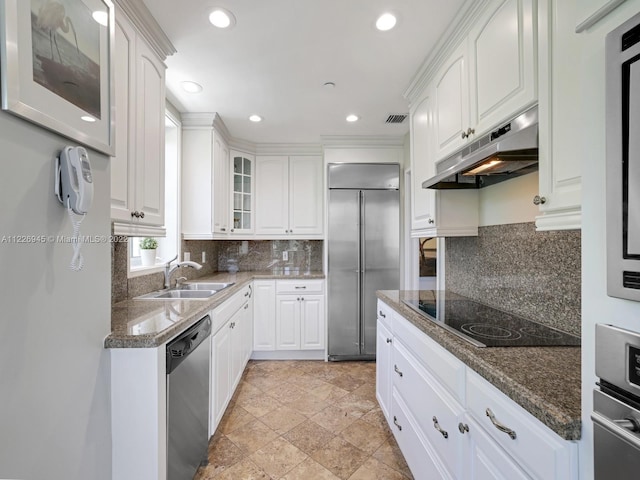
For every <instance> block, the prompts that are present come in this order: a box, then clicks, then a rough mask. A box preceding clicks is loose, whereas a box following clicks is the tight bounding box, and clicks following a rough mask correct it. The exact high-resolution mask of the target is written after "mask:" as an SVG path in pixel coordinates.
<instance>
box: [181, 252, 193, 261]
mask: <svg viewBox="0 0 640 480" xmlns="http://www.w3.org/2000/svg"><path fill="white" fill-rule="evenodd" d="M182 260H184V261H185V262H188V261H189V260H191V252H184V253H183V254H182Z"/></svg>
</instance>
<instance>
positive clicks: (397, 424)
mask: <svg viewBox="0 0 640 480" xmlns="http://www.w3.org/2000/svg"><path fill="white" fill-rule="evenodd" d="M393 424H394V425H395V426H396V427H398V430H400V431H402V425H400V424H399V423H398V418H397V417H396V416H395V415H394V416H393Z"/></svg>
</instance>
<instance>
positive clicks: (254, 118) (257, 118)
mask: <svg viewBox="0 0 640 480" xmlns="http://www.w3.org/2000/svg"><path fill="white" fill-rule="evenodd" d="M249 120H251V121H252V122H261V121H262V117H261V116H260V115H255V114H254V115H251V116H249Z"/></svg>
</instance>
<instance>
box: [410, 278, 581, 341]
mask: <svg viewBox="0 0 640 480" xmlns="http://www.w3.org/2000/svg"><path fill="white" fill-rule="evenodd" d="M402 301H403V302H404V303H405V304H407V305H408V306H410V307H411V308H413V309H414V310H416V311H417V312H419V313H421V314H422V315H424V316H425V317H427V318H428V319H430V320H431V321H433V322H435V323H437V324H438V325H441V326H442V327H444V328H446V329H447V330H449V331H450V332H452V333H454V334H456V335H458V336H460V337H462V338H464V339H465V340H467V341H469V342H471V343H473V344H474V345H476V346H478V347H540V346H579V345H580V337H577V336H575V335H570V334H568V333H565V332H562V331H560V330H556V329H555V328H551V327H547V326H546V325H542V324H540V323H536V322H533V321H530V320H527V319H525V318H522V317H519V316H517V315H513V314H510V313H506V312H503V311H501V310H498V309H495V308H492V307H489V306H487V305H484V304H482V303H479V302H476V301H474V300H471V299H468V298H465V297H462V296H460V295H453V296H451V295H450V296H446V295H445V293H444V292H437V291H433V290H424V291H420V292H419V295H418V298H415V295H412V296H407V297H406V298H402Z"/></svg>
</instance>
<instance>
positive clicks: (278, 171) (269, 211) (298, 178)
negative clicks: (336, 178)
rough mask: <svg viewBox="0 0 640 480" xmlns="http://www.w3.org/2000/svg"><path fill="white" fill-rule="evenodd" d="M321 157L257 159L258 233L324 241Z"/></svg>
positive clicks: (260, 157)
mask: <svg viewBox="0 0 640 480" xmlns="http://www.w3.org/2000/svg"><path fill="white" fill-rule="evenodd" d="M322 166H323V162H322V157H320V156H275V155H266V156H258V157H257V158H256V234H257V235H259V236H261V237H262V236H269V237H273V236H277V237H280V236H289V237H291V236H295V237H296V238H322V232H323V208H322V205H323V175H322V173H323V172H322Z"/></svg>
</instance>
